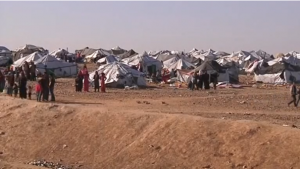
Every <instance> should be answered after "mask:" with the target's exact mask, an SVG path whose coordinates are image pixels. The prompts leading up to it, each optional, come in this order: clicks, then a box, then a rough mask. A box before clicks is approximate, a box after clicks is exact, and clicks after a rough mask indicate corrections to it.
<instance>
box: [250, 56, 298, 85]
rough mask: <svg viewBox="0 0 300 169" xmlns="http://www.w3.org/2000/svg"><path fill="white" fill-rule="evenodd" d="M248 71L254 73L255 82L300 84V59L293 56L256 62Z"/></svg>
mask: <svg viewBox="0 0 300 169" xmlns="http://www.w3.org/2000/svg"><path fill="white" fill-rule="evenodd" d="M248 70H249V71H252V72H254V79H255V81H257V82H263V83H291V82H293V81H295V82H297V83H299V82H300V59H297V58H295V57H293V56H290V57H283V58H277V59H273V60H271V61H266V60H260V61H256V62H254V63H253V64H252V65H251V67H250V68H249V69H248Z"/></svg>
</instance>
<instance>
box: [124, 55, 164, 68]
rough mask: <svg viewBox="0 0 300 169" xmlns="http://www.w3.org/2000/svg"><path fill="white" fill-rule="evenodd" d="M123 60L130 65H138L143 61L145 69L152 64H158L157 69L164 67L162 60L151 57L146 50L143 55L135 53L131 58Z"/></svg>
mask: <svg viewBox="0 0 300 169" xmlns="http://www.w3.org/2000/svg"><path fill="white" fill-rule="evenodd" d="M122 62H123V63H125V64H126V65H129V66H136V65H138V64H139V63H140V62H141V63H142V66H143V69H144V71H147V67H148V66H152V65H155V66H156V70H161V67H162V63H161V62H160V61H158V60H156V59H154V58H152V57H150V56H149V55H148V54H147V53H146V52H144V54H143V55H135V56H133V57H130V58H125V59H123V60H122Z"/></svg>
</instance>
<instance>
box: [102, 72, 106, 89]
mask: <svg viewBox="0 0 300 169" xmlns="http://www.w3.org/2000/svg"><path fill="white" fill-rule="evenodd" d="M105 80H106V76H105V74H104V73H103V72H102V73H101V92H103V93H104V92H105Z"/></svg>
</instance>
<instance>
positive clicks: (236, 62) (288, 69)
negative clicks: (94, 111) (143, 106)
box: [0, 45, 300, 85]
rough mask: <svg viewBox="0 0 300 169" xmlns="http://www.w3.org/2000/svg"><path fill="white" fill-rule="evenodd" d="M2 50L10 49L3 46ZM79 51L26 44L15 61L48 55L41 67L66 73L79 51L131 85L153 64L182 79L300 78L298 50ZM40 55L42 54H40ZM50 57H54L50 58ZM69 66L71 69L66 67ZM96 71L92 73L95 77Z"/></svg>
mask: <svg viewBox="0 0 300 169" xmlns="http://www.w3.org/2000/svg"><path fill="white" fill-rule="evenodd" d="M1 49H2V48H1V47H0V64H1V56H3V54H1ZM6 49H7V48H6ZM2 51H7V50H5V49H2ZM24 51H25V52H24ZM33 51H34V52H33ZM22 52H23V53H22ZM30 52H32V53H30ZM3 53H5V52H3ZM33 53H35V54H34V56H33V55H32V54H33ZM75 53H76V54H75ZM75 53H74V54H72V53H69V52H68V51H67V50H64V49H59V50H57V51H53V52H51V53H48V52H47V50H45V49H44V48H41V47H36V46H34V45H26V46H24V47H22V48H20V49H18V50H17V51H16V52H14V55H13V59H14V60H15V59H16V58H18V57H20V58H19V60H16V61H15V63H14V65H17V64H19V63H22V59H23V58H27V60H31V59H33V60H34V62H35V63H37V64H38V63H42V62H41V60H42V59H41V58H44V57H47V58H48V59H44V61H43V64H41V66H39V67H40V69H41V67H43V65H44V66H45V65H47V67H49V66H48V65H51V64H50V63H51V62H54V61H55V62H57V63H55V64H54V65H60V66H59V67H60V68H54V67H53V69H57V70H61V71H58V72H57V74H59V76H61V77H63V76H72V75H74V74H76V73H77V65H76V64H73V63H68V62H64V61H61V60H60V59H59V56H60V55H61V54H65V55H68V56H73V57H77V56H78V54H80V56H81V57H83V58H84V60H85V61H86V62H89V61H91V60H94V59H96V58H97V59H98V60H97V63H98V64H99V65H100V67H99V69H98V70H97V71H99V72H106V74H107V76H108V78H107V83H112V81H114V82H116V81H118V80H116V79H119V84H124V83H125V84H128V85H130V84H131V83H132V82H139V85H143V84H146V83H145V80H141V79H143V78H145V76H146V74H147V73H148V71H149V69H151V68H152V67H155V71H161V70H162V69H163V68H164V69H168V70H169V71H171V70H172V69H173V70H177V80H178V81H181V82H188V81H189V77H190V76H191V75H192V74H193V73H194V72H197V71H201V70H206V71H208V73H212V72H218V73H219V78H218V80H219V81H220V82H223V81H227V82H229V83H238V75H239V74H240V73H253V74H254V75H255V76H254V77H255V80H256V81H261V82H264V83H289V82H291V81H300V72H299V71H298V70H300V69H298V67H299V61H298V60H299V59H300V55H299V53H298V52H295V51H292V52H289V53H286V54H282V53H280V54H277V55H275V56H273V55H270V54H268V53H266V52H264V51H262V50H258V51H250V52H248V51H238V52H232V53H231V54H229V53H226V52H222V51H214V50H212V49H209V50H206V51H204V50H197V49H192V50H191V51H189V52H179V51H168V50H163V51H150V52H144V53H142V54H138V53H137V52H135V51H134V50H132V49H131V50H125V49H122V48H120V47H115V48H112V49H110V50H105V49H101V48H99V49H92V48H84V49H80V50H76V51H75ZM28 54H31V55H28ZM38 56H39V57H41V58H38ZM5 57H7V56H5ZM49 58H51V59H49ZM38 60H39V61H38ZM47 60H50V61H49V62H48V61H47ZM58 63H59V64H58ZM138 64H141V65H142V67H143V70H144V71H143V72H139V71H136V70H135V69H133V68H132V67H133V66H137V65H138ZM50 67H51V66H50ZM65 67H66V70H67V71H66V70H62V69H64V68H65ZM75 69H76V71H75ZM298 72H299V73H298ZM93 73H94V72H93ZM93 73H92V74H91V75H90V76H91V77H90V80H91V81H92V75H93ZM298 74H299V76H298ZM126 76H128V78H127V77H126ZM112 79H113V80H112ZM132 79H134V80H132ZM130 81H131V82H130ZM117 84H118V83H117Z"/></svg>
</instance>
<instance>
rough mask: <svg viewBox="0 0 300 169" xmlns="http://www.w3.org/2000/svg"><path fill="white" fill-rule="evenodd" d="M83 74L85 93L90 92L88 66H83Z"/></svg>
mask: <svg viewBox="0 0 300 169" xmlns="http://www.w3.org/2000/svg"><path fill="white" fill-rule="evenodd" d="M81 74H82V75H83V79H84V84H83V86H84V87H83V90H84V91H85V92H88V91H89V72H88V69H87V67H86V65H84V66H83V69H82V70H81Z"/></svg>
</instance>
